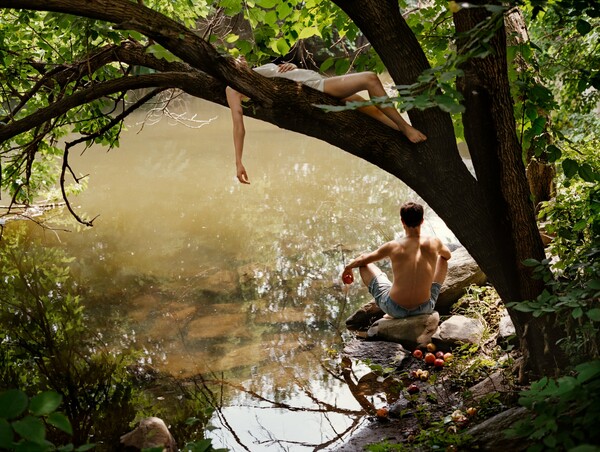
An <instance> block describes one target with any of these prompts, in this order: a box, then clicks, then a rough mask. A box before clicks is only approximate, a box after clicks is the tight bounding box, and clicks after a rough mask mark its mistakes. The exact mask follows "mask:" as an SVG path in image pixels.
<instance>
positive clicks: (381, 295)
mask: <svg viewBox="0 0 600 452" xmlns="http://www.w3.org/2000/svg"><path fill="white" fill-rule="evenodd" d="M391 289H392V282H391V281H390V280H389V278H388V277H387V275H386V274H385V273H380V274H379V275H377V276H376V277H374V278H373V280H372V281H371V283H370V284H369V293H370V294H371V295H372V296H373V298H375V303H377V306H379V308H380V309H381V310H382V311H383V312H385V313H386V314H387V315H389V316H392V317H394V318H396V319H402V318H404V317H409V316H411V315H420V314H431V313H432V312H433V311H434V309H435V303H436V301H437V299H438V297H439V295H440V290H441V289H442V285H441V284H440V283H437V282H434V283H432V284H431V297H430V298H429V300H427V301H425V302H424V303H423V304H421V305H419V306H417V307H416V308H414V309H406V308H403V307H402V306H399V305H398V304H396V303H395V302H394V301H393V300H392V299H391V298H390V291H391Z"/></svg>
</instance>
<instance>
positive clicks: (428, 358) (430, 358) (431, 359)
mask: <svg viewBox="0 0 600 452" xmlns="http://www.w3.org/2000/svg"><path fill="white" fill-rule="evenodd" d="M425 362H426V363H427V364H433V363H434V362H435V355H434V354H433V353H427V354H426V355H425Z"/></svg>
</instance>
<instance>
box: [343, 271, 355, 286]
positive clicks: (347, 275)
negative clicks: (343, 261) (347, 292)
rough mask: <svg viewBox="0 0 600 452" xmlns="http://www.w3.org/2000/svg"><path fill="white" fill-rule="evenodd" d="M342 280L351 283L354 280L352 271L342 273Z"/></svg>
mask: <svg viewBox="0 0 600 452" xmlns="http://www.w3.org/2000/svg"><path fill="white" fill-rule="evenodd" d="M342 281H344V284H352V283H353V282H354V275H353V274H352V273H344V274H343V275H342Z"/></svg>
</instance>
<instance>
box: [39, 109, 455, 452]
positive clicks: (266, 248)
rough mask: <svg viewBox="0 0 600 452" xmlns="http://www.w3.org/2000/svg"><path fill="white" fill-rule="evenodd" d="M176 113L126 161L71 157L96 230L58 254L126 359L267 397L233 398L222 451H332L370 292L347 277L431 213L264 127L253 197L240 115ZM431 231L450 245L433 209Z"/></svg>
mask: <svg viewBox="0 0 600 452" xmlns="http://www.w3.org/2000/svg"><path fill="white" fill-rule="evenodd" d="M184 112H189V113H188V115H187V116H185V117H184V116H180V114H182V113H184ZM172 113H173V114H172V115H171V117H170V118H168V117H164V116H163V117H162V118H161V119H160V120H158V121H155V120H154V119H149V120H147V121H146V124H145V125H143V126H142V125H141V122H142V121H143V120H144V119H148V118H145V116H144V115H143V114H140V115H138V116H136V118H133V119H131V120H129V121H128V122H129V124H128V127H129V129H128V131H127V132H126V133H124V134H123V136H122V140H121V145H120V147H119V148H117V149H113V150H111V151H110V152H106V149H104V148H100V147H93V148H90V149H88V150H87V151H85V152H84V153H83V154H82V155H81V156H77V157H74V158H73V161H72V166H73V169H74V170H75V171H76V172H78V173H80V174H89V177H88V182H87V183H88V188H87V190H86V191H85V192H84V193H83V194H81V195H79V196H77V197H76V198H74V199H73V200H72V201H73V204H74V205H75V206H76V208H77V211H78V212H79V213H80V215H82V216H84V217H87V218H91V217H96V216H97V218H96V220H95V221H94V227H92V228H82V229H81V230H77V231H73V232H57V233H56V237H57V240H56V243H58V244H60V245H59V246H61V247H64V248H65V250H67V251H68V253H69V254H70V255H72V256H75V257H76V261H75V270H76V275H77V277H78V278H79V279H80V280H81V281H85V284H86V286H87V288H88V289H87V290H88V295H89V297H90V299H92V300H95V301H94V305H93V306H89V312H90V313H91V315H93V316H95V317H96V318H97V319H98V321H99V322H100V323H101V324H102V325H103V331H104V333H103V334H104V335H105V337H106V338H108V339H109V340H111V341H112V342H113V343H114V344H117V345H118V344H124V346H125V345H126V346H128V347H129V346H133V347H136V348H138V349H140V350H143V351H144V357H143V360H144V361H145V364H146V365H149V366H152V367H153V368H156V369H158V370H160V371H162V372H166V373H169V374H171V375H173V376H176V377H181V378H187V377H191V376H193V375H197V374H208V373H213V374H219V375H221V374H222V375H223V376H224V377H225V378H226V379H228V380H229V381H231V382H233V383H234V384H235V385H239V386H241V387H244V388H246V389H247V390H251V391H253V392H254V394H258V395H260V396H261V397H262V398H264V399H263V400H259V399H257V398H256V396H253V395H251V394H249V393H248V392H244V391H238V390H232V391H229V392H228V394H227V397H226V398H225V401H224V404H225V406H224V408H223V410H222V412H221V414H220V416H215V418H214V420H213V423H214V424H215V425H216V426H217V427H220V428H218V429H217V430H215V431H213V432H212V433H211V434H210V436H211V437H212V438H213V444H214V445H216V446H223V447H229V448H230V449H231V450H234V451H237V450H251V451H262V450H268V451H278V450H298V451H301V450H313V449H315V448H316V447H321V446H319V445H325V444H326V443H328V442H330V441H331V440H332V439H333V438H335V437H336V435H337V434H340V433H342V432H344V431H345V430H346V429H348V428H352V427H353V426H356V425H358V424H357V419H358V418H359V417H360V416H358V415H357V413H360V406H359V405H358V403H357V402H356V401H355V400H354V398H353V397H352V395H351V393H350V391H349V390H348V389H347V387H346V385H345V384H344V382H343V380H341V379H338V378H336V377H335V375H332V374H331V373H329V372H328V371H327V369H328V365H329V363H332V362H333V361H336V360H339V358H338V356H337V354H336V352H337V351H339V350H340V349H341V348H342V347H343V341H344V340H347V339H348V338H349V336H348V334H347V332H346V331H345V329H344V320H345V318H346V317H347V316H348V315H350V314H351V313H352V311H353V310H354V309H355V308H357V307H358V306H359V305H360V304H362V303H363V302H365V301H366V299H367V297H366V295H367V294H366V291H365V289H363V288H362V287H360V285H359V284H358V283H355V284H354V285H353V286H352V287H351V288H350V289H349V291H344V290H343V288H342V287H341V285H340V281H339V275H340V272H341V269H342V267H343V262H344V261H345V260H348V259H349V258H351V257H353V256H354V255H356V254H357V253H359V252H361V251H363V250H369V249H373V248H375V247H376V246H378V245H379V244H381V243H382V242H383V241H387V240H390V239H392V238H394V237H397V236H399V235H400V233H401V231H402V229H401V226H400V224H399V219H398V206H399V204H400V203H401V202H403V201H406V200H417V201H419V198H418V197H417V196H416V195H415V194H414V193H413V192H412V191H411V190H409V189H408V188H407V187H406V186H404V185H403V184H402V183H401V182H400V181H399V180H397V179H396V178H394V177H393V176H390V175H388V174H387V173H385V172H383V171H382V170H380V169H378V168H376V167H374V166H372V165H370V164H369V163H366V162H364V161H362V160H359V159H357V158H355V157H353V156H351V155H349V154H347V153H345V152H343V151H341V150H339V149H337V148H335V147H332V146H330V145H328V144H326V143H322V142H319V141H317V140H314V139H311V138H308V137H305V136H302V135H298V134H294V133H292V132H288V131H284V130H280V129H278V128H276V127H274V126H272V125H270V124H266V123H262V122H259V121H254V120H252V119H246V126H247V135H246V148H245V165H246V169H247V171H248V174H249V176H250V180H251V182H252V183H251V185H249V186H247V185H241V184H239V183H238V182H237V180H236V179H235V165H234V158H233V146H232V140H231V124H230V119H229V111H228V110H227V109H225V108H222V107H220V106H215V105H212V104H209V103H206V102H202V101H198V100H192V99H189V98H181V99H180V100H179V105H178V107H177V108H176V109H174V110H173V111H172ZM190 119H191V120H190ZM201 121H206V123H202V122H201ZM424 231H425V232H426V233H429V234H436V235H438V236H439V237H440V238H442V239H443V240H446V241H451V238H452V234H451V233H450V232H449V231H448V230H447V228H446V227H445V225H444V224H443V223H442V222H441V220H439V219H438V218H437V216H436V215H435V213H434V212H432V211H431V210H430V209H427V210H426V223H425V227H424ZM49 235H52V234H49ZM357 276H358V275H357ZM270 401H275V402H278V403H281V404H283V405H285V407H287V408H282V407H281V406H279V407H274V405H273V403H270ZM327 404H329V405H331V406H335V407H336V408H337V409H338V410H346V412H345V413H339V412H337V413H336V412H334V411H333V410H331V409H328V405H327ZM283 405H282V406H283ZM289 407H292V408H294V409H289ZM295 408H301V410H295ZM353 422H354V424H353ZM226 426H228V428H226ZM231 431H233V432H235V435H234V434H232V433H231ZM236 436H237V439H236Z"/></svg>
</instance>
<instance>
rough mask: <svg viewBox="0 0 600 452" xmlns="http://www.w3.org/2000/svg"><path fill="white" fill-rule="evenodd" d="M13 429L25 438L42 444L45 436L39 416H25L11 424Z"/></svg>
mask: <svg viewBox="0 0 600 452" xmlns="http://www.w3.org/2000/svg"><path fill="white" fill-rule="evenodd" d="M12 426H13V429H14V430H15V432H17V433H18V434H19V435H21V437H22V438H23V439H25V440H28V441H32V442H34V443H36V444H42V443H43V442H44V439H45V437H46V429H45V428H44V423H43V422H42V420H41V419H40V418H37V417H33V416H26V417H24V418H23V419H21V420H18V421H15V422H13V424H12Z"/></svg>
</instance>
